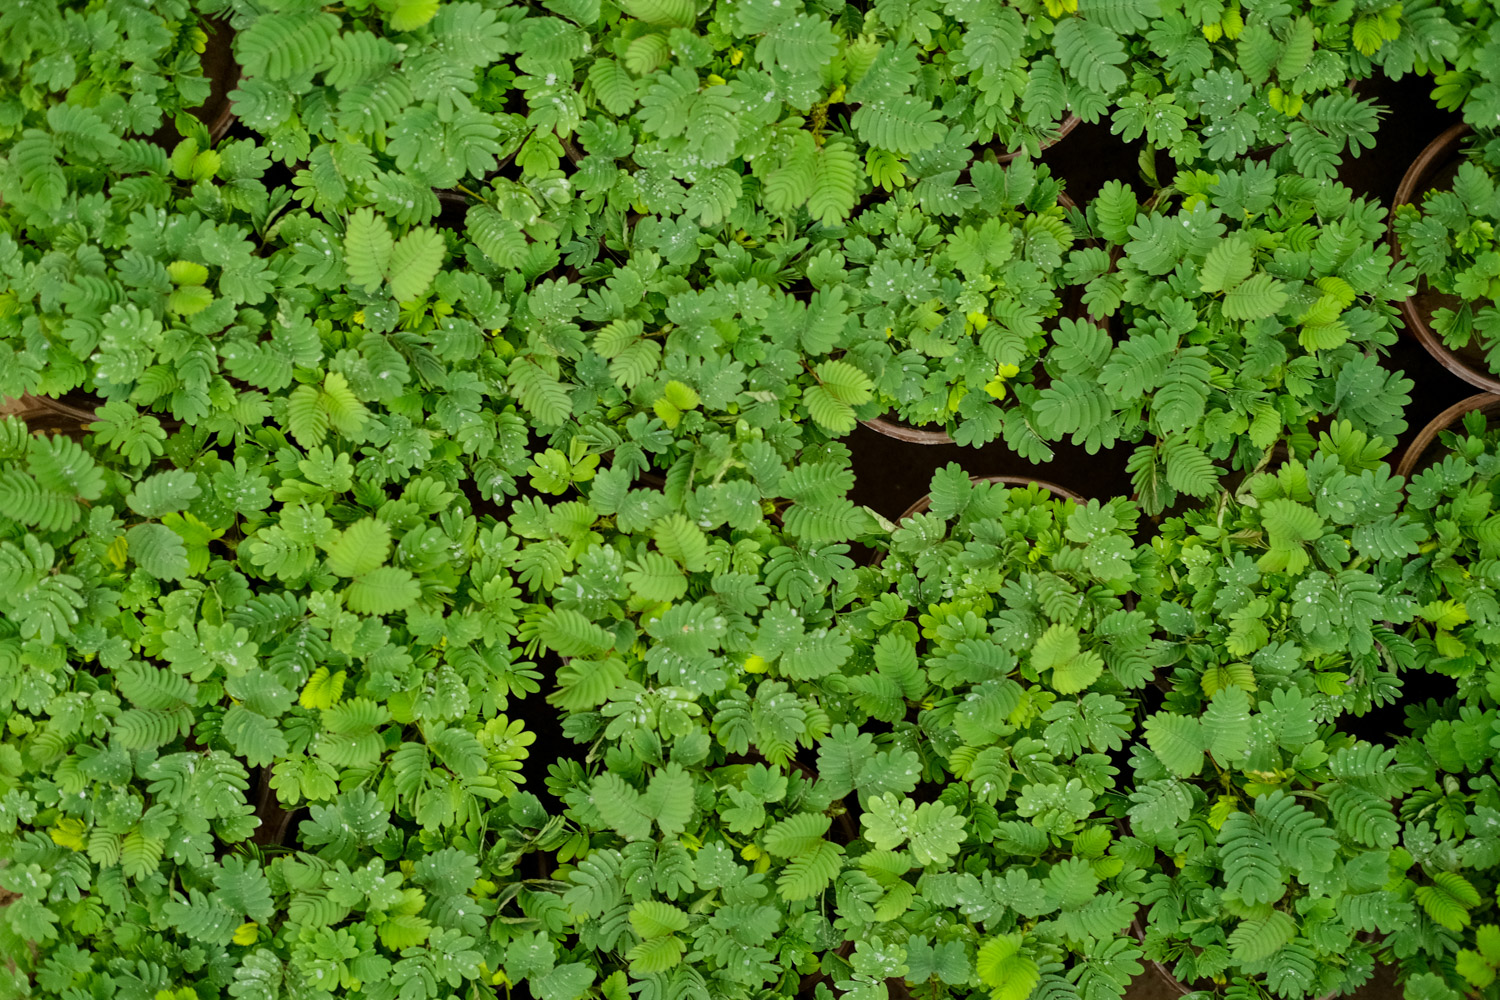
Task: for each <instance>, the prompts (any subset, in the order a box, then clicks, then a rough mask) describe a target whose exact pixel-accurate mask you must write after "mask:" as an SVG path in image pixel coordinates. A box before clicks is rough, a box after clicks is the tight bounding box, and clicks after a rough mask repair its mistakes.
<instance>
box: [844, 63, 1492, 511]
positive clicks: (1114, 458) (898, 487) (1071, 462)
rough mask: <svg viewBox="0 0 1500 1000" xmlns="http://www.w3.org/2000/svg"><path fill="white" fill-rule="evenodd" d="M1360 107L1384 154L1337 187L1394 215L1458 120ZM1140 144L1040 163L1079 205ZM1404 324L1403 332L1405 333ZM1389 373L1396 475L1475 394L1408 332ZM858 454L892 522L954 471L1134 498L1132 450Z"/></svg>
mask: <svg viewBox="0 0 1500 1000" xmlns="http://www.w3.org/2000/svg"><path fill="white" fill-rule="evenodd" d="M1358 90H1359V93H1360V95H1361V96H1363V97H1371V98H1373V99H1374V100H1375V101H1376V103H1377V104H1381V105H1384V106H1385V107H1386V109H1387V110H1386V114H1385V116H1384V117H1383V118H1382V120H1381V125H1380V130H1379V131H1378V132H1377V133H1376V140H1377V143H1378V145H1377V146H1376V148H1375V149H1371V150H1365V151H1363V153H1362V155H1360V156H1359V157H1358V158H1347V157H1346V162H1345V163H1344V166H1343V168H1342V169H1341V170H1340V172H1339V180H1340V181H1342V182H1343V183H1344V184H1346V185H1348V186H1349V187H1350V188H1352V189H1353V190H1354V193H1355V194H1356V195H1364V196H1366V197H1372V198H1377V199H1379V200H1380V201H1381V203H1383V204H1384V205H1386V206H1387V207H1389V206H1390V203H1391V200H1392V198H1393V197H1394V196H1395V193H1396V188H1397V186H1398V185H1399V184H1400V183H1401V177H1402V175H1403V174H1404V173H1405V172H1406V168H1407V167H1408V166H1410V164H1411V162H1412V161H1413V160H1414V159H1416V157H1417V154H1419V153H1420V152H1421V151H1422V149H1423V148H1424V147H1425V146H1426V145H1427V144H1428V143H1429V142H1431V141H1432V140H1433V139H1435V138H1437V136H1438V134H1439V133H1441V132H1442V131H1443V130H1444V129H1446V128H1447V127H1448V126H1450V125H1452V124H1454V123H1455V122H1457V121H1459V115H1458V113H1457V112H1450V111H1442V110H1440V109H1439V108H1438V107H1437V105H1435V104H1433V103H1432V100H1431V99H1430V98H1429V96H1428V94H1429V93H1430V92H1431V90H1432V81H1431V80H1429V79H1426V78H1423V77H1416V76H1408V77H1406V78H1405V79H1403V80H1401V81H1400V82H1391V81H1389V80H1367V81H1364V82H1362V83H1361V84H1360V85H1359V88H1358ZM1143 145H1144V143H1143V142H1142V141H1140V140H1137V141H1136V142H1132V143H1127V142H1123V141H1121V140H1120V139H1119V138H1117V137H1116V136H1113V135H1111V134H1110V132H1109V123H1108V121H1107V120H1106V121H1101V122H1099V123H1096V124H1093V125H1088V124H1083V125H1079V126H1078V128H1076V129H1075V130H1074V131H1073V132H1072V134H1070V135H1069V136H1067V137H1066V138H1065V139H1063V140H1062V141H1061V142H1059V143H1058V144H1057V145H1055V146H1053V147H1051V148H1050V149H1048V150H1046V151H1045V152H1044V153H1043V154H1042V160H1043V162H1045V163H1046V164H1047V165H1048V166H1049V167H1051V168H1052V172H1053V173H1054V174H1056V175H1057V176H1060V177H1061V178H1062V179H1063V180H1064V181H1065V182H1066V190H1067V191H1068V193H1069V194H1070V195H1071V196H1072V197H1073V199H1074V200H1075V201H1076V202H1078V203H1079V204H1080V205H1084V204H1086V203H1087V202H1088V200H1090V199H1092V198H1093V197H1095V195H1097V194H1098V193H1099V189H1100V187H1102V186H1103V184H1104V182H1105V181H1107V180H1111V179H1119V180H1125V181H1132V182H1136V183H1137V186H1138V187H1139V189H1140V193H1141V194H1142V195H1145V194H1148V193H1149V191H1148V190H1147V189H1146V188H1145V187H1144V185H1143V184H1141V183H1140V182H1139V177H1140V170H1139V168H1138V166H1137V159H1138V157H1139V155H1140V151H1141V149H1142V147H1143ZM1399 325H1400V324H1399V321H1398V326H1399ZM1385 364H1386V366H1387V367H1388V368H1393V369H1396V370H1398V371H1403V372H1405V373H1406V376H1407V377H1408V378H1410V379H1411V380H1412V381H1413V382H1414V383H1416V384H1415V386H1414V387H1413V389H1412V390H1411V397H1412V401H1411V405H1410V406H1408V407H1407V409H1406V420H1407V430H1406V433H1404V434H1403V435H1401V438H1400V440H1399V442H1398V445H1397V448H1396V450H1395V451H1394V452H1393V453H1392V454H1391V455H1390V457H1389V459H1388V460H1389V461H1390V463H1391V465H1392V466H1394V465H1395V464H1396V462H1397V460H1398V458H1399V456H1400V454H1401V452H1402V451H1404V450H1405V448H1406V446H1407V445H1408V444H1409V443H1410V442H1411V440H1412V438H1414V437H1416V436H1417V434H1418V433H1419V432H1420V431H1421V429H1422V428H1423V427H1424V426H1425V425H1426V424H1427V422H1428V421H1430V420H1431V419H1432V418H1433V417H1435V416H1437V415H1438V414H1439V413H1441V412H1442V411H1443V410H1445V409H1447V408H1448V407H1449V406H1450V405H1452V404H1453V403H1456V402H1458V401H1459V400H1461V399H1464V398H1466V397H1468V396H1472V395H1474V394H1475V393H1476V392H1478V391H1479V390H1478V389H1477V388H1475V387H1473V386H1471V385H1469V384H1468V383H1467V382H1464V381H1463V380H1462V379H1460V378H1458V377H1457V376H1456V375H1453V374H1452V373H1451V372H1449V371H1448V370H1447V369H1446V368H1444V367H1443V366H1442V365H1441V364H1439V363H1438V362H1437V361H1436V360H1435V359H1434V358H1433V357H1432V356H1431V355H1429V354H1428V353H1427V352H1426V351H1425V350H1423V349H1422V347H1421V346H1420V345H1419V344H1418V343H1417V341H1416V339H1415V338H1414V337H1413V336H1411V334H1410V333H1408V332H1406V331H1405V330H1402V335H1401V339H1400V341H1399V342H1398V343H1397V344H1396V345H1395V346H1393V347H1392V348H1391V349H1390V353H1389V355H1388V356H1387V358H1386V359H1385ZM843 440H844V443H845V444H847V445H848V446H849V448H850V450H851V451H852V452H853V453H854V471H855V482H854V490H853V492H852V493H851V495H850V496H851V499H853V500H854V502H855V503H858V504H863V505H865V506H868V507H870V508H871V509H873V510H876V511H879V512H880V513H881V514H883V515H885V516H886V517H888V518H892V519H894V518H895V517H896V516H897V515H899V514H900V513H901V512H902V511H904V510H906V508H907V507H909V506H910V505H911V504H912V503H913V502H915V501H916V500H918V499H920V498H921V497H922V496H924V495H925V494H926V493H927V491H928V484H929V483H930V482H931V480H932V473H933V471H934V470H936V469H938V468H941V467H942V466H944V465H947V464H948V463H949V462H957V463H958V464H959V465H961V466H963V468H964V469H966V470H967V471H968V472H969V474H970V475H975V476H992V475H1013V476H1035V477H1037V478H1040V479H1048V480H1051V481H1052V482H1055V483H1057V484H1058V485H1060V486H1066V487H1068V488H1069V489H1071V490H1073V491H1074V492H1076V493H1080V494H1082V495H1083V496H1085V497H1098V498H1101V499H1103V498H1107V497H1111V496H1129V495H1131V493H1132V492H1133V491H1132V489H1131V485H1130V476H1129V475H1128V474H1127V473H1126V472H1125V462H1126V460H1127V459H1128V458H1129V457H1130V452H1131V451H1132V450H1133V449H1134V447H1135V446H1134V445H1129V444H1126V445H1121V446H1118V447H1115V448H1113V449H1110V450H1108V451H1101V452H1099V453H1098V454H1094V455H1090V454H1088V453H1087V452H1085V451H1084V450H1083V448H1081V447H1077V446H1073V445H1069V444H1067V443H1066V442H1063V443H1057V444H1054V445H1053V446H1052V447H1053V450H1054V451H1055V452H1056V458H1054V459H1053V460H1052V461H1051V462H1047V463H1044V464H1033V463H1030V462H1027V461H1025V460H1024V459H1022V458H1020V457H1019V456H1017V455H1016V454H1014V453H1013V452H1011V451H1010V450H1009V449H1008V448H1007V447H1006V446H1005V444H1004V443H1003V442H999V441H997V442H993V443H991V444H989V445H986V446H984V447H982V448H964V447H960V446H958V445H917V444H907V443H905V442H902V441H895V440H892V439H891V438H887V437H885V436H883V435H881V434H878V433H876V432H875V431H872V430H870V429H869V428H867V427H864V426H860V427H857V428H855V430H854V433H852V434H850V435H849V436H848V437H846V438H844V439H843Z"/></svg>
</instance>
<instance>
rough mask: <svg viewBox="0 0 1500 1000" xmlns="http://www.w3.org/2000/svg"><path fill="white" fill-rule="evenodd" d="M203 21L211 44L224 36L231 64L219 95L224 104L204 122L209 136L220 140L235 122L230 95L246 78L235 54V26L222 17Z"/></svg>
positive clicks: (225, 49)
mask: <svg viewBox="0 0 1500 1000" xmlns="http://www.w3.org/2000/svg"><path fill="white" fill-rule="evenodd" d="M203 23H204V26H205V27H207V28H208V29H209V30H207V31H206V32H205V34H207V35H208V36H209V44H210V45H212V44H214V41H215V39H218V38H222V39H223V43H222V44H223V46H224V52H225V53H226V55H227V56H228V60H229V65H228V67H227V69H226V71H225V72H224V92H223V93H222V94H221V95H219V96H220V99H221V101H222V102H223V106H222V107H220V108H219V109H218V110H217V112H216V113H215V115H214V117H213V119H212V120H211V121H205V122H204V123H203V124H204V125H205V126H207V127H208V134H209V136H210V137H212V139H213V141H214V142H218V141H219V140H220V139H222V138H224V136H225V134H226V133H228V131H229V127H230V126H231V125H233V124H234V120H235V117H236V116H235V113H234V101H232V100H230V98H229V95H230V94H231V93H232V92H233V91H234V90H235V89H236V88H238V87H239V85H240V81H241V80H242V79H243V78H244V70H243V69H242V68H241V67H240V61H239V59H238V58H237V57H236V56H235V54H234V39H235V35H236V32H235V30H234V26H233V25H231V24H230V23H229V22H228V21H227V20H224V19H223V18H221V17H206V18H204V19H203ZM213 96H214V95H213V94H210V95H209V97H210V99H211V98H212V97H213ZM203 107H204V108H205V109H206V107H207V105H206V104H205V105H204V106H203Z"/></svg>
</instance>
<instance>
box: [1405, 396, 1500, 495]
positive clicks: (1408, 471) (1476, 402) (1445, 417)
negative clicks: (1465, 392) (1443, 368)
mask: <svg viewBox="0 0 1500 1000" xmlns="http://www.w3.org/2000/svg"><path fill="white" fill-rule="evenodd" d="M1475 410H1479V411H1481V412H1484V411H1486V410H1494V411H1496V412H1500V395H1497V394H1496V393H1493V392H1478V393H1475V394H1474V395H1472V396H1470V397H1468V398H1467V399H1461V400H1459V401H1458V402H1457V403H1454V404H1453V405H1452V406H1450V407H1448V408H1447V409H1446V410H1444V411H1443V412H1442V413H1439V414H1438V415H1437V416H1435V417H1433V418H1432V419H1431V420H1429V421H1428V422H1427V426H1425V427H1423V428H1422V430H1421V431H1420V432H1419V433H1418V434H1417V436H1416V437H1415V438H1413V439H1412V442H1411V444H1410V445H1408V446H1407V448H1406V451H1404V452H1402V454H1401V461H1400V462H1399V463H1397V465H1396V475H1398V476H1400V477H1401V478H1403V479H1410V478H1411V475H1412V473H1413V472H1414V471H1415V470H1416V467H1417V463H1418V462H1420V461H1421V460H1422V457H1423V456H1424V455H1426V454H1427V452H1428V451H1429V450H1431V448H1432V446H1433V445H1434V444H1436V443H1437V439H1438V435H1439V434H1441V433H1442V432H1443V431H1445V430H1448V429H1449V428H1451V427H1453V426H1454V425H1455V424H1457V423H1459V422H1460V421H1462V420H1463V418H1464V416H1465V415H1467V414H1469V413H1471V412H1473V411H1475Z"/></svg>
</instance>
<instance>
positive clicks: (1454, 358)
mask: <svg viewBox="0 0 1500 1000" xmlns="http://www.w3.org/2000/svg"><path fill="white" fill-rule="evenodd" d="M1471 131H1473V130H1472V129H1471V128H1470V127H1469V125H1468V124H1467V123H1465V122H1459V123H1457V124H1456V125H1450V126H1449V127H1448V128H1446V129H1444V130H1443V131H1442V133H1441V134H1439V135H1438V137H1437V138H1435V139H1433V140H1432V141H1431V142H1429V143H1428V144H1427V146H1426V147H1425V148H1424V149H1423V150H1422V152H1420V153H1418V154H1417V158H1416V159H1415V160H1413V161H1412V163H1411V166H1410V167H1408V168H1407V169H1406V173H1405V174H1403V175H1402V177H1401V184H1400V185H1399V186H1398V187H1397V188H1396V197H1395V198H1394V199H1393V200H1392V202H1391V212H1390V216H1389V217H1388V218H1387V220H1386V242H1387V244H1388V245H1389V246H1390V250H1391V259H1392V260H1393V261H1399V260H1401V259H1402V255H1401V243H1400V241H1399V240H1398V239H1397V238H1396V226H1395V212H1396V209H1397V208H1399V207H1400V206H1402V205H1410V204H1415V202H1414V200H1413V199H1415V198H1416V197H1417V195H1418V193H1419V190H1420V188H1421V187H1422V185H1423V184H1425V183H1426V178H1427V177H1429V176H1430V175H1431V174H1432V171H1433V168H1434V167H1435V166H1436V165H1437V164H1439V163H1441V162H1443V161H1444V160H1445V159H1446V158H1447V157H1449V156H1452V155H1453V154H1454V152H1455V151H1456V150H1457V149H1458V144H1459V142H1461V141H1462V140H1463V138H1464V137H1465V136H1466V135H1468V134H1469V133H1470V132H1471ZM1415 299H1416V296H1415V295H1413V296H1412V297H1410V298H1406V299H1403V300H1401V303H1400V306H1399V308H1400V310H1401V319H1402V321H1403V322H1404V323H1405V325H1406V329H1407V332H1409V333H1410V334H1411V335H1412V336H1414V337H1415V338H1416V339H1417V343H1419V344H1421V345H1422V349H1423V350H1425V351H1426V352H1427V353H1428V354H1430V355H1432V357H1433V358H1434V359H1436V360H1437V362H1438V363H1439V364H1441V365H1442V366H1443V367H1444V368H1446V369H1448V370H1449V371H1450V372H1452V373H1453V374H1454V375H1457V376H1458V377H1459V378H1461V379H1463V380H1464V381H1465V382H1467V383H1469V384H1470V385H1472V386H1475V387H1476V388H1479V389H1483V390H1484V391H1485V392H1486V393H1500V379H1497V378H1495V376H1493V375H1491V374H1490V373H1488V372H1484V371H1480V370H1478V369H1476V368H1473V367H1471V366H1470V365H1469V364H1468V363H1467V362H1466V361H1464V360H1463V359H1462V358H1460V357H1459V356H1458V355H1457V354H1455V353H1453V352H1452V351H1450V350H1449V349H1448V347H1447V345H1446V344H1444V343H1443V341H1442V338H1441V337H1439V336H1438V335H1437V334H1436V333H1435V332H1433V329H1432V324H1431V323H1430V322H1428V320H1427V317H1425V316H1423V315H1422V314H1421V312H1420V311H1419V310H1418V309H1417V305H1416V301H1415Z"/></svg>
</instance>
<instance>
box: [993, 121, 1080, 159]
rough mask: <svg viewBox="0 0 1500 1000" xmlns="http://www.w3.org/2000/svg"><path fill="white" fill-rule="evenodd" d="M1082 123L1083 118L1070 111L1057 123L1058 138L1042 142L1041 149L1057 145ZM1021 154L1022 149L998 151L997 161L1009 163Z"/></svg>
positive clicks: (1044, 149)
mask: <svg viewBox="0 0 1500 1000" xmlns="http://www.w3.org/2000/svg"><path fill="white" fill-rule="evenodd" d="M1081 124H1083V119H1082V118H1079V117H1078V116H1077V115H1076V114H1074V113H1073V112H1071V111H1069V112H1068V114H1067V117H1066V118H1064V119H1063V120H1062V121H1060V122H1058V123H1057V138H1055V139H1051V140H1048V141H1047V142H1044V143H1042V149H1041V151H1042V152H1043V153H1046V152H1047V150H1049V149H1051V148H1052V147H1053V146H1056V145H1057V144H1058V143H1060V142H1062V141H1063V140H1064V139H1066V138H1067V137H1068V134H1069V133H1070V132H1072V131H1073V130H1074V129H1075V128H1077V127H1078V126H1079V125H1081ZM1020 155H1021V150H1019V149H1014V150H1009V151H1007V152H1004V153H996V154H995V162H996V163H1001V164H1004V163H1009V162H1011V161H1012V160H1014V159H1015V158H1016V157H1018V156H1020Z"/></svg>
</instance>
